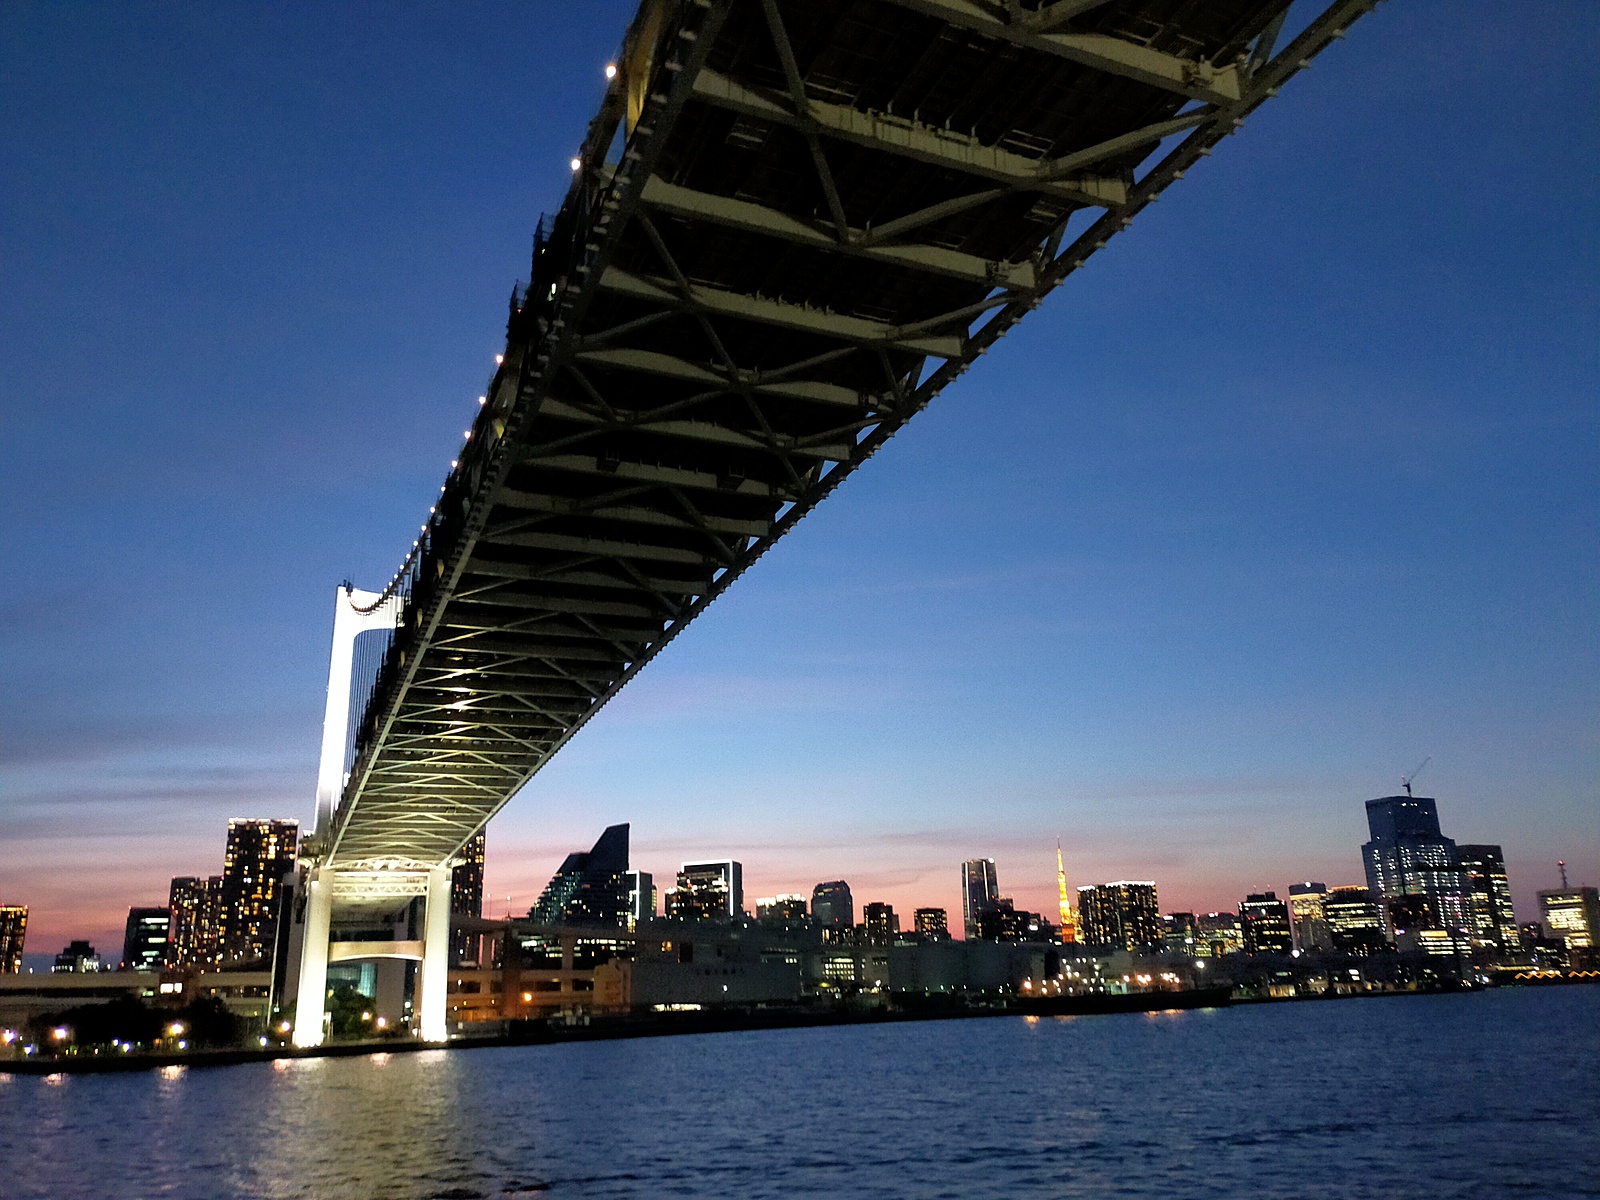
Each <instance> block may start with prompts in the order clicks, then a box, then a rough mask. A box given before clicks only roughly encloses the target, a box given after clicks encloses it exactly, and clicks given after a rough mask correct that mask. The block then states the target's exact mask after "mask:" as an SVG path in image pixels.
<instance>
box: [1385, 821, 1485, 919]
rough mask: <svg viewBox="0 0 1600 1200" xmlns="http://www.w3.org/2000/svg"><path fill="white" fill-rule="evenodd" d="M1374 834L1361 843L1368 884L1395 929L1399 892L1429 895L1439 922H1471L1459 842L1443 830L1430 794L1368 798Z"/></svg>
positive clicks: (1431, 908)
mask: <svg viewBox="0 0 1600 1200" xmlns="http://www.w3.org/2000/svg"><path fill="white" fill-rule="evenodd" d="M1367 828H1368V830H1369V831H1370V832H1371V834H1372V840H1371V841H1369V842H1367V843H1366V844H1365V845H1363V846H1362V847H1361V858H1362V861H1363V862H1364V863H1365V865H1366V869H1367V888H1368V890H1369V891H1371V892H1372V895H1373V898H1374V899H1376V900H1377V901H1378V902H1379V904H1380V905H1381V906H1382V911H1383V918H1384V922H1385V926H1384V928H1385V930H1386V931H1387V932H1390V933H1392V932H1393V931H1394V926H1393V924H1392V923H1390V916H1389V912H1390V904H1389V902H1390V901H1391V900H1394V899H1395V898H1396V897H1399V896H1425V897H1427V898H1428V901H1429V911H1430V912H1431V913H1432V914H1433V915H1432V918H1431V919H1432V920H1434V921H1436V922H1437V925H1436V926H1435V928H1438V929H1442V930H1447V931H1450V932H1452V933H1453V932H1458V931H1464V930H1467V929H1468V928H1469V918H1468V909H1469V905H1468V900H1467V888H1466V884H1465V880H1464V877H1463V873H1462V871H1461V869H1460V867H1458V866H1457V865H1456V844H1455V842H1454V841H1452V840H1451V839H1450V838H1447V837H1445V836H1444V835H1443V834H1442V833H1440V831H1439V810H1438V806H1437V804H1436V803H1435V802H1434V800H1433V799H1432V798H1431V797H1428V796H1384V797H1382V798H1380V799H1377V800H1368V801H1367Z"/></svg>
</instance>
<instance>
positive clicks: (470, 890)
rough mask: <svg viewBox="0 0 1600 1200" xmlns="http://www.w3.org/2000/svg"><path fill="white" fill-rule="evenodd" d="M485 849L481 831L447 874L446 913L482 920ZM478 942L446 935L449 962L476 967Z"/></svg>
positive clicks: (468, 935) (461, 935)
mask: <svg viewBox="0 0 1600 1200" xmlns="http://www.w3.org/2000/svg"><path fill="white" fill-rule="evenodd" d="M486 846H487V839H486V837H485V830H482V829H480V830H478V832H477V833H475V834H473V835H472V836H471V837H469V838H468V839H467V843H466V845H464V846H462V847H461V852H460V854H458V855H457V856H456V857H457V859H458V861H457V862H456V865H455V867H454V868H452V869H451V871H450V911H451V912H452V913H456V914H458V915H460V916H463V917H481V916H483V855H484V850H485V848H486ZM481 941H482V938H481V937H480V936H479V935H478V934H475V933H469V932H468V931H466V930H458V931H454V932H452V933H451V935H450V961H451V962H452V963H458V964H460V963H476V962H477V961H478V957H479V952H478V950H479V943H480V942H481Z"/></svg>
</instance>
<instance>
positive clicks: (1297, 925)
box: [1289, 881, 1333, 954]
mask: <svg viewBox="0 0 1600 1200" xmlns="http://www.w3.org/2000/svg"><path fill="white" fill-rule="evenodd" d="M1327 903H1328V887H1327V885H1326V884H1322V883H1312V882H1310V881H1307V882H1306V883H1291V884H1290V885H1289V921H1290V923H1291V924H1292V925H1293V926H1294V948H1295V949H1296V950H1298V951H1300V952H1301V953H1302V954H1304V953H1305V952H1306V951H1308V950H1332V949H1333V935H1332V933H1330V932H1329V930H1328V913H1327Z"/></svg>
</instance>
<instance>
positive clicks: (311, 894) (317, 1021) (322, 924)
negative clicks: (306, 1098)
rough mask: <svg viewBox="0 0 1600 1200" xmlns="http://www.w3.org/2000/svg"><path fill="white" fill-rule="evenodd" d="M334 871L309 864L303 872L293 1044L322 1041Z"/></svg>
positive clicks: (318, 1043)
mask: <svg viewBox="0 0 1600 1200" xmlns="http://www.w3.org/2000/svg"><path fill="white" fill-rule="evenodd" d="M333 874H334V873H333V871H332V870H331V869H329V868H327V867H312V868H311V870H310V871H308V872H307V873H306V900H305V903H306V910H305V911H306V919H305V930H304V932H303V934H302V935H301V936H302V940H301V952H300V984H299V987H298V988H296V990H295V1006H294V1044H295V1045H296V1046H299V1047H302V1048H306V1047H310V1046H320V1045H322V1039H323V1012H324V1010H325V1007H326V1004H327V999H328V927H329V925H330V923H331V921H332V919H333Z"/></svg>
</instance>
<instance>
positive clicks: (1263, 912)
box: [1239, 892, 1294, 954]
mask: <svg viewBox="0 0 1600 1200" xmlns="http://www.w3.org/2000/svg"><path fill="white" fill-rule="evenodd" d="M1239 929H1240V932H1241V934H1242V935H1243V937H1244V952H1245V953H1246V954H1288V953H1290V952H1291V951H1293V950H1294V931H1293V928H1292V926H1291V925H1290V924H1289V906H1288V905H1287V904H1285V903H1284V902H1283V901H1282V900H1279V899H1278V894H1277V893H1276V892H1251V893H1250V894H1249V895H1248V896H1246V897H1245V898H1244V902H1243V903H1241V904H1240V905H1239Z"/></svg>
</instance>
